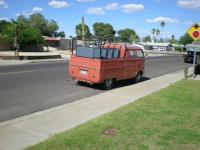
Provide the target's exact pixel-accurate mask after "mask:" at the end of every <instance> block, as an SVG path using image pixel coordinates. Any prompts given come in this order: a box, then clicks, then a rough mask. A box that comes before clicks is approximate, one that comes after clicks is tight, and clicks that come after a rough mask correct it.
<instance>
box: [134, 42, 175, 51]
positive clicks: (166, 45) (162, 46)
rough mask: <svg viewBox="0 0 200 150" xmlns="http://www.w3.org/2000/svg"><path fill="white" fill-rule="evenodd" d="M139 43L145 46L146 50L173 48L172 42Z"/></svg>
mask: <svg viewBox="0 0 200 150" xmlns="http://www.w3.org/2000/svg"><path fill="white" fill-rule="evenodd" d="M137 44H139V45H142V46H144V48H145V49H146V50H155V51H171V50H172V45H171V44H170V43H155V42H137Z"/></svg>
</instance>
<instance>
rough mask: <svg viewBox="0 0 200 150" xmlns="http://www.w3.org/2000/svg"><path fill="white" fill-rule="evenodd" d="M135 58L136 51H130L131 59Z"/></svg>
mask: <svg viewBox="0 0 200 150" xmlns="http://www.w3.org/2000/svg"><path fill="white" fill-rule="evenodd" d="M134 57H135V53H134V51H132V50H130V58H134Z"/></svg>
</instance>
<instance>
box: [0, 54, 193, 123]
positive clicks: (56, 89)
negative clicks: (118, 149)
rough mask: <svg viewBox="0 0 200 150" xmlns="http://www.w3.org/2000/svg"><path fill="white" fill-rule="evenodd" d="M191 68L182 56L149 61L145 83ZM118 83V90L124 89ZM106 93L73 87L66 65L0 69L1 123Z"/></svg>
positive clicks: (96, 89)
mask: <svg viewBox="0 0 200 150" xmlns="http://www.w3.org/2000/svg"><path fill="white" fill-rule="evenodd" d="M189 65H191V64H185V63H183V58H182V57H181V56H173V57H155V58H148V60H147V61H146V69H145V76H146V79H148V78H154V77H157V76H160V75H163V74H166V73H169V72H173V71H177V70H180V69H182V68H184V67H185V66H189ZM127 85H128V84H127V83H126V82H120V83H118V84H117V87H121V86H127ZM101 92H105V91H103V90H100V89H99V88H98V86H97V87H96V86H89V85H82V86H80V85H76V84H75V83H74V82H73V81H72V80H71V79H70V77H69V75H68V74H67V62H48V63H34V64H24V65H15V66H1V67H0V122H1V121H5V120H10V119H13V118H16V117H20V116H23V115H27V114H30V113H33V112H37V111H40V110H44V109H48V108H51V107H55V106H58V105H62V104H66V103H69V102H72V101H76V100H80V99H82V98H84V97H88V96H92V95H96V94H98V93H101Z"/></svg>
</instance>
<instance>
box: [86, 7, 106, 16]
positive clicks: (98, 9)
mask: <svg viewBox="0 0 200 150" xmlns="http://www.w3.org/2000/svg"><path fill="white" fill-rule="evenodd" d="M86 13H88V14H94V15H103V14H105V11H104V10H103V8H101V7H91V8H88V9H87V10H86Z"/></svg>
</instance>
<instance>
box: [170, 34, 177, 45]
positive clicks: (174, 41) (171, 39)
mask: <svg viewBox="0 0 200 150" xmlns="http://www.w3.org/2000/svg"><path fill="white" fill-rule="evenodd" d="M169 42H170V44H175V43H177V40H176V39H175V36H174V35H171V38H170V39H169Z"/></svg>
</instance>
